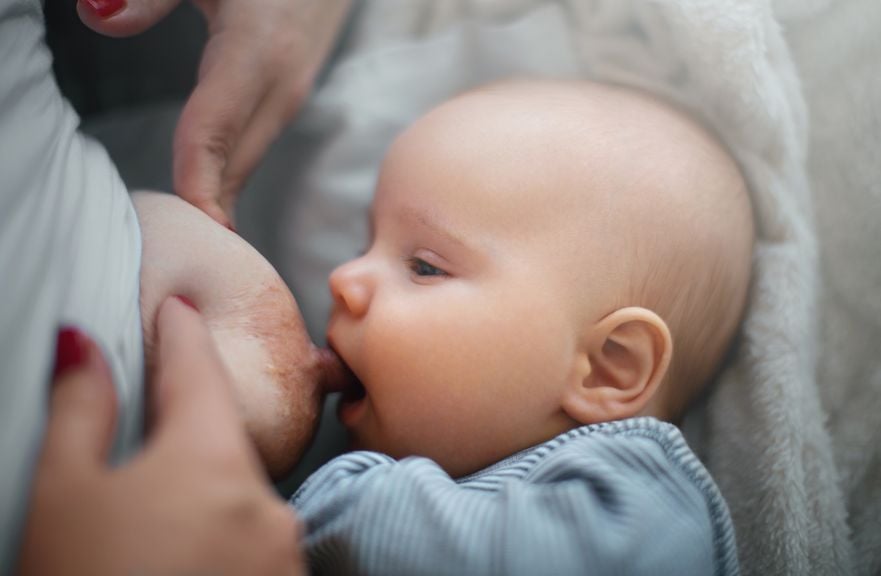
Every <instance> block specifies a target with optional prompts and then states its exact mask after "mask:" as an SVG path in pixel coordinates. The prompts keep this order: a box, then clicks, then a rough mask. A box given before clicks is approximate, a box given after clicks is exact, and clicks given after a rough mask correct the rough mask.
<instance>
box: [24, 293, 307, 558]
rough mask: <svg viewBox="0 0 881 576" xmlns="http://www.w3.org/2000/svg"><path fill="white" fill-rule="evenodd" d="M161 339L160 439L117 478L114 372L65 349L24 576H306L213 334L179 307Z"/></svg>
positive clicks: (164, 320) (293, 532) (77, 348)
mask: <svg viewBox="0 0 881 576" xmlns="http://www.w3.org/2000/svg"><path fill="white" fill-rule="evenodd" d="M157 330H158V336H159V364H158V369H157V376H156V379H155V381H154V382H153V390H152V392H153V399H154V415H155V422H154V424H153V430H152V433H151V436H150V438H149V439H148V442H147V446H146V448H145V449H144V451H143V452H142V453H140V454H138V455H137V456H136V457H134V458H133V459H132V460H131V461H129V462H128V463H126V464H125V465H123V466H121V467H119V468H115V469H114V468H110V467H109V466H108V465H107V464H106V458H107V453H108V450H109V446H110V439H111V436H112V429H113V421H114V413H115V403H114V399H113V387H112V384H111V382H110V377H109V373H108V369H107V367H106V365H105V364H104V361H103V360H102V358H101V354H100V352H99V351H98V348H97V346H96V345H95V344H94V343H92V342H91V341H90V340H88V339H87V338H86V337H85V336H83V335H82V334H79V333H76V332H71V331H67V332H66V333H64V335H63V336H60V337H59V345H60V346H59V353H58V356H59V365H58V367H57V368H56V379H55V383H54V386H53V390H52V400H51V416H50V421H49V425H48V428H47V431H46V438H45V444H44V448H43V453H42V455H41V458H40V461H39V463H38V467H37V472H36V477H35V481H34V485H33V492H32V495H31V498H32V499H31V507H30V511H29V516H28V519H27V523H26V528H25V534H24V542H23V548H22V553H21V572H22V574H96V575H101V574H108V575H109V574H295V573H301V572H302V564H301V562H300V555H299V549H298V529H297V523H296V519H295V518H294V515H293V511H292V509H291V508H289V507H287V506H286V505H285V504H284V503H283V502H281V501H280V500H279V499H278V498H277V497H276V496H275V494H274V492H273V491H272V489H271V488H270V486H269V485H268V484H267V482H266V479H265V477H264V476H263V474H262V472H261V469H260V465H259V462H258V461H257V457H256V454H255V453H254V450H253V449H252V448H251V446H250V444H249V442H248V439H247V438H246V435H245V432H244V429H243V427H242V424H241V422H240V420H239V417H238V414H237V412H236V406H235V403H234V401H233V398H232V396H231V392H230V390H229V388H230V383H229V377H228V376H227V374H226V372H225V371H224V368H223V365H222V364H221V362H220V359H219V358H218V356H217V352H216V350H215V348H214V345H213V343H212V341H211V336H210V334H209V333H208V331H207V330H206V329H205V327H204V326H203V325H202V323H201V321H200V319H199V316H198V314H197V313H196V312H195V311H194V310H192V309H189V308H188V307H187V306H185V305H184V304H183V303H182V302H181V301H180V300H178V299H176V298H170V299H168V300H166V302H165V303H164V304H163V305H162V307H161V309H160V311H159V318H158V321H157Z"/></svg>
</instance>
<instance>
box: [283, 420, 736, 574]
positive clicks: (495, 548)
mask: <svg viewBox="0 0 881 576" xmlns="http://www.w3.org/2000/svg"><path fill="white" fill-rule="evenodd" d="M291 504H292V505H293V506H294V507H295V508H296V509H297V514H298V516H299V518H300V519H301V520H303V521H304V522H305V524H306V537H305V547H306V552H307V554H308V557H309V563H310V568H311V570H312V573H313V574H351V575H354V574H377V575H380V574H381V575H394V574H401V575H411V576H412V575H417V574H433V575H437V574H450V575H454V574H455V575H460V574H474V575H477V574H505V575H516V574H524V575H526V574H530V575H532V574H559V575H564V574H619V573H626V574H652V575H655V574H681V575H692V574H693V575H710V574H716V575H723V574H725V575H733V574H738V573H739V572H738V565H737V551H736V545H735V541H734V531H733V528H732V526H731V519H730V517H729V515H728V509H727V507H726V505H725V501H724V500H723V499H722V497H721V495H720V493H719V490H718V489H717V488H716V486H715V484H714V483H713V481H712V479H711V478H710V476H709V474H708V473H707V471H706V470H705V469H704V467H703V466H702V465H701V464H700V462H699V461H698V459H697V458H696V457H695V455H694V454H693V453H692V452H691V450H690V449H689V448H688V446H687V444H686V443H685V440H684V439H683V438H682V436H681V434H680V433H679V430H678V429H677V428H676V427H675V426H672V425H670V424H665V423H662V422H659V421H658V420H655V419H652V418H640V419H632V420H623V421H619V422H612V423H607V424H599V425H595V426H587V427H583V428H577V429H575V430H571V431H569V432H567V433H564V434H562V435H560V436H558V437H556V438H554V439H552V440H550V441H548V442H546V443H544V444H541V445H539V446H536V447H533V448H531V449H529V450H526V451H524V452H521V453H518V454H516V455H514V456H512V457H510V458H508V459H506V460H504V461H502V462H499V463H497V464H495V465H493V466H490V467H489V468H487V469H485V470H482V471H480V472H477V473H475V474H473V475H470V476H468V477H466V478H463V479H460V480H453V479H451V478H450V477H449V476H448V475H447V474H446V473H444V471H443V470H441V469H440V467H439V466H437V464H435V463H434V462H432V461H431V460H428V459H425V458H405V459H403V460H401V461H395V460H393V459H392V458H390V457H388V456H385V455H382V454H378V453H375V452H353V453H350V454H346V455H343V456H339V457H338V458H335V459H334V460H332V461H331V462H330V463H328V464H326V465H325V466H324V467H322V468H321V469H320V470H318V472H316V473H315V474H314V475H312V476H311V477H310V478H309V479H308V480H307V481H306V482H305V483H304V485H303V486H302V487H301V489H300V490H299V491H298V492H297V493H296V494H295V495H294V497H293V498H292V499H291Z"/></svg>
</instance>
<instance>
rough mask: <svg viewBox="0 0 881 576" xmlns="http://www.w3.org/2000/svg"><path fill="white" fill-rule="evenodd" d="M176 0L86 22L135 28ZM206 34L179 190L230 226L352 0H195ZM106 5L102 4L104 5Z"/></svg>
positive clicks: (85, 11)
mask: <svg viewBox="0 0 881 576" xmlns="http://www.w3.org/2000/svg"><path fill="white" fill-rule="evenodd" d="M179 3H180V0H127V1H126V2H125V3H124V6H123V8H122V9H121V10H119V11H116V12H113V13H112V14H109V15H104V16H102V15H101V13H100V11H99V10H96V9H95V7H94V5H93V4H92V3H90V2H88V1H85V0H81V1H80V2H78V3H77V11H78V13H79V15H80V19H81V20H82V21H83V22H84V23H85V24H86V25H87V26H89V27H90V28H92V29H93V30H95V31H96V32H99V33H101V34H105V35H108V36H116V37H119V36H131V35H133V34H138V33H140V32H142V31H144V30H146V29H147V28H149V27H151V26H152V25H153V24H155V23H156V22H158V21H159V20H161V19H162V18H163V17H165V15H167V14H168V13H169V12H171V10H173V9H174V8H175V7H176V6H177V5H178V4H179ZM194 3H195V4H196V5H197V6H198V7H199V9H200V10H201V11H202V13H203V14H204V15H205V19H206V22H207V24H208V32H209V39H208V42H207V44H206V45H205V50H204V52H203V54H202V61H201V63H200V65H199V82H198V84H197V85H196V87H195V89H194V90H193V93H192V94H191V95H190V98H189V99H188V101H187V103H186V105H185V107H184V109H183V112H182V113H181V117H180V120H179V122H178V125H177V129H176V131H175V136H174V189H175V192H177V193H178V194H179V195H180V196H181V197H182V198H185V199H186V200H187V201H189V202H191V203H192V204H194V205H195V206H198V207H199V208H201V209H202V210H204V211H205V212H206V213H207V214H208V215H210V216H211V217H212V218H214V219H215V220H217V221H218V222H219V223H220V224H222V225H224V226H226V225H229V224H230V223H231V222H232V218H233V209H234V204H235V199H236V196H237V195H238V193H239V190H240V189H241V188H242V186H243V185H244V183H245V180H246V179H247V177H248V176H249V175H250V173H251V172H252V171H253V170H254V168H256V166H257V164H258V162H259V161H260V158H262V157H263V154H264V153H265V152H266V149H267V148H268V147H269V145H270V144H271V143H272V141H273V140H275V138H276V137H277V136H278V133H279V131H280V130H281V129H282V128H283V127H284V126H285V125H286V124H287V123H288V121H290V119H291V118H292V117H293V116H294V115H295V114H296V112H297V111H298V110H299V109H300V107H301V106H302V104H303V103H304V102H305V100H306V98H307V97H308V96H309V93H310V92H311V90H312V85H313V83H314V81H315V78H316V76H317V75H318V73H319V71H320V70H321V67H322V66H323V65H324V61H325V59H326V58H327V55H328V54H329V53H330V51H331V49H332V47H333V44H334V41H335V39H336V37H337V34H338V33H339V30H340V28H341V27H342V24H343V22H344V21H345V16H346V14H347V12H348V10H349V8H350V6H351V1H350V0H321V1H320V2H318V1H315V0H195V2H194ZM99 4H101V3H99Z"/></svg>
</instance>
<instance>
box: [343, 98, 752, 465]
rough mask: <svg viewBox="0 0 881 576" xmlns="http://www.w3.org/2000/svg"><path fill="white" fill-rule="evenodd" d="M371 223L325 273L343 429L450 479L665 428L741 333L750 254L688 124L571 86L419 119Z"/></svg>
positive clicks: (393, 161) (748, 234) (730, 192)
mask: <svg viewBox="0 0 881 576" xmlns="http://www.w3.org/2000/svg"><path fill="white" fill-rule="evenodd" d="M371 229H372V233H371V243H370V246H369V250H368V251H367V252H366V253H365V254H364V255H363V256H361V257H359V258H357V259H355V260H352V261H350V262H348V263H346V264H344V265H342V266H341V267H339V268H338V269H337V270H335V271H334V273H333V274H332V275H331V278H330V288H331V292H332V293H333V296H334V311H333V315H332V318H331V322H330V325H329V327H328V338H329V341H330V342H331V345H332V346H333V347H334V348H335V349H336V350H337V352H338V353H339V354H340V356H341V357H342V358H343V360H344V361H345V362H346V364H347V365H348V366H349V367H350V368H351V370H352V372H353V373H354V375H355V376H356V377H357V379H358V380H359V381H360V383H361V384H362V385H363V388H364V390H363V391H361V390H360V389H351V390H349V391H348V392H347V393H346V394H344V397H343V399H342V401H341V405H340V418H341V420H342V421H343V423H344V424H345V425H346V426H347V427H348V428H349V430H350V432H351V434H352V439H353V445H354V447H356V448H369V449H374V450H379V451H383V452H386V453H388V454H391V455H392V456H395V457H403V456H407V455H424V456H428V457H430V458H432V459H434V460H436V461H437V462H438V463H440V464H441V465H442V466H443V467H444V468H445V469H447V471H448V472H450V473H451V474H453V475H455V476H458V475H462V474H467V473H469V472H471V471H474V470H476V469H479V468H480V467H483V466H485V465H487V464H489V463H491V462H493V461H496V460H498V459H500V458H502V457H504V456H506V455H509V454H512V453H514V452H516V451H518V450H521V449H524V448H527V447H529V446H531V445H534V444H537V443H540V442H542V441H545V440H547V439H550V438H552V437H553V436H555V435H557V434H559V433H562V432H564V431H566V430H568V429H571V428H573V427H576V426H578V425H582V424H590V423H596V422H603V421H609V420H617V419H621V418H627V417H632V416H637V415H653V416H656V417H659V418H662V419H665V420H671V421H675V420H677V419H678V417H679V416H680V414H681V412H682V411H683V410H684V408H685V407H686V406H687V405H688V403H689V401H690V400H692V399H693V398H694V397H695V395H696V394H698V392H699V391H700V390H701V388H702V387H703V385H704V384H705V383H706V382H707V381H708V380H710V379H711V377H712V376H713V374H714V372H715V371H716V370H717V368H718V366H719V364H720V363H721V361H722V359H723V357H724V355H725V353H726V350H727V349H728V348H729V345H730V343H731V340H732V338H733V335H734V334H735V332H736V329H737V326H738V324H739V319H740V317H741V314H742V310H743V308H744V303H745V300H746V294H747V288H748V283H749V276H750V266H751V256H752V242H753V223H752V212H751V208H750V203H749V197H748V193H747V190H746V186H745V184H744V181H743V179H742V178H741V175H740V173H739V171H738V168H737V166H736V164H735V162H734V161H733V160H732V159H731V158H730V157H729V155H728V154H727V153H726V151H725V150H724V148H723V147H722V146H721V145H720V144H719V143H718V142H717V141H716V140H715V139H714V138H713V137H712V136H711V135H710V134H709V133H708V132H707V131H706V130H705V129H703V128H702V127H701V126H700V125H699V124H697V123H696V122H694V121H693V120H691V119H689V118H688V117H687V116H685V115H684V114H683V113H681V112H679V111H677V110H675V109H674V108H672V107H670V106H668V105H666V104H663V103H661V102H659V101H658V100H656V99H654V98H651V97H649V96H646V95H643V94H641V93H638V92H634V91H631V90H627V89H623V88H616V87H611V86H603V85H598V84H592V83H587V82H577V83H576V82H513V83H504V84H496V85H492V86H489V87H486V88H483V89H480V90H477V91H474V92H470V93H467V94H465V95H463V96H460V97H457V98H455V99H453V100H451V101H449V102H447V103H445V104H443V105H441V106H440V107H438V108H436V109H435V110H433V111H431V112H430V113H428V114H427V115H426V116H424V117H422V118H421V119H419V120H418V121H417V122H415V123H414V124H413V125H412V126H411V127H410V128H409V129H408V130H407V131H406V132H404V133H403V134H402V135H401V136H400V137H399V138H398V139H397V140H396V141H395V143H394V144H393V145H392V147H391V149H390V151H389V153H388V155H387V157H386V160H385V163H384V164H383V167H382V171H381V174H380V177H379V182H378V185H377V190H376V196H375V199H374V203H373V207H372V213H371ZM356 388H357V387H356Z"/></svg>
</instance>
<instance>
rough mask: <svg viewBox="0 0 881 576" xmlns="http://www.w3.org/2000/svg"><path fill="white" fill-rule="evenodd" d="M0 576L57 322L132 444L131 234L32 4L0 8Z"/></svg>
mask: <svg viewBox="0 0 881 576" xmlns="http://www.w3.org/2000/svg"><path fill="white" fill-rule="evenodd" d="M0 54H2V55H3V56H2V65H0V151H2V152H0V278H2V294H3V304H2V306H0V573H2V574H6V573H12V572H13V565H14V562H15V559H16V551H17V549H18V543H19V542H18V539H19V537H20V533H21V522H22V520H23V516H24V513H25V509H26V506H27V503H28V494H29V487H30V481H31V474H32V472H33V466H34V463H35V459H36V456H37V453H38V450H39V447H40V440H41V438H42V433H43V428H44V425H45V420H46V409H47V406H48V402H47V400H48V385H49V381H50V379H51V371H52V365H53V363H54V349H55V338H56V333H57V330H58V328H59V326H60V325H73V326H77V327H79V328H80V329H82V330H84V331H85V332H86V333H88V334H89V335H90V336H91V337H92V338H93V339H94V340H95V341H96V342H97V343H98V344H99V345H100V346H101V347H102V349H103V351H104V356H105V358H106V360H107V362H108V364H109V366H110V369H111V371H112V373H113V378H114V382H115V384H116V389H117V397H118V402H119V404H120V406H121V408H122V409H121V410H120V412H119V417H118V420H117V435H116V442H115V445H114V454H115V455H116V456H117V457H120V456H121V455H122V454H124V453H126V452H128V451H130V450H132V449H133V448H134V447H135V446H136V444H137V442H138V441H139V434H140V430H141V411H140V407H141V390H142V379H143V352H142V348H143V346H142V341H141V317H140V306H139V304H138V295H139V276H140V274H139V270H140V254H141V236H140V229H139V226H138V221H137V217H136V215H135V212H134V209H133V207H132V205H131V202H130V201H129V199H128V194H127V192H126V189H125V186H124V185H123V184H122V181H121V180H120V179H119V176H118V174H117V172H116V169H115V168H114V167H113V165H112V163H111V162H110V160H109V158H108V157H107V154H106V153H105V152H104V150H103V149H102V148H101V147H100V146H99V145H98V144H96V143H95V142H92V141H91V140H89V139H87V138H85V137H83V136H82V135H80V134H79V133H78V132H77V126H78V119H77V117H76V114H74V112H73V111H72V110H71V109H70V107H69V106H68V105H67V104H66V103H65V102H64V100H63V99H62V97H61V95H60V93H59V92H58V88H57V87H56V85H55V82H54V80H53V78H52V70H51V57H50V55H49V51H48V49H47V48H46V46H45V44H44V42H43V19H42V8H41V6H40V2H39V1H38V0H0Z"/></svg>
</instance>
